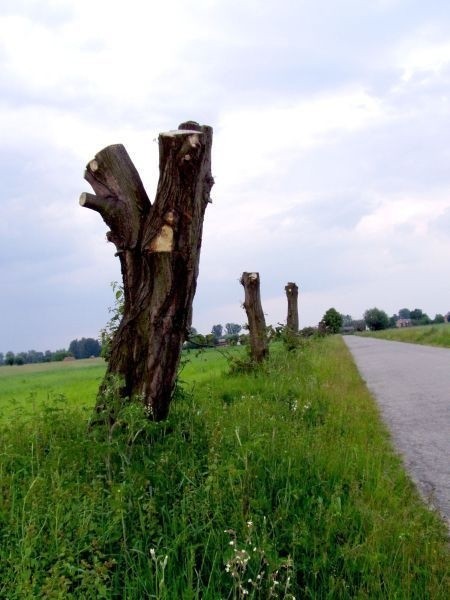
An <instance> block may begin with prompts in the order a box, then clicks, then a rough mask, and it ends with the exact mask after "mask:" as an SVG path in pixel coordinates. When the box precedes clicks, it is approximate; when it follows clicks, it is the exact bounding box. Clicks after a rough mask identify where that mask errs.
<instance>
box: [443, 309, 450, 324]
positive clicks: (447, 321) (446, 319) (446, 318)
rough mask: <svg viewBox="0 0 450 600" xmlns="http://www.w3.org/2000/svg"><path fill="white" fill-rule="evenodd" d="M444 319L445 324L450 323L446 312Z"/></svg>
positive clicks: (449, 316)
mask: <svg viewBox="0 0 450 600" xmlns="http://www.w3.org/2000/svg"><path fill="white" fill-rule="evenodd" d="M444 319H445V322H446V323H450V312H448V313H447V314H446V315H444Z"/></svg>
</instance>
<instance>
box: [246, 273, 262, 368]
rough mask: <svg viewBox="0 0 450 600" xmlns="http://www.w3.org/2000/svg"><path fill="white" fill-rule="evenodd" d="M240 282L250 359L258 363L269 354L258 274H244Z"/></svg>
mask: <svg viewBox="0 0 450 600" xmlns="http://www.w3.org/2000/svg"><path fill="white" fill-rule="evenodd" d="M240 282H241V284H242V285H243V286H244V290H245V300H244V308H245V312H246V313H247V319H248V328H249V333H250V357H251V359H252V361H254V362H256V363H259V362H262V361H263V360H264V359H265V358H266V357H267V356H268V354H269V344H268V341H267V333H266V320H265V318H264V313H263V309H262V306H261V293H260V285H259V273H245V272H244V273H242V277H241V279H240Z"/></svg>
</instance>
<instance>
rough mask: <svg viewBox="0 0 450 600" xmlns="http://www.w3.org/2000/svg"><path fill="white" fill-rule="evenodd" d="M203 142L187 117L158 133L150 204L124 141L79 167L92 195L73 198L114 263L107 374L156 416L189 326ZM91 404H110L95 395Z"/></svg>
mask: <svg viewBox="0 0 450 600" xmlns="http://www.w3.org/2000/svg"><path fill="white" fill-rule="evenodd" d="M211 146H212V129H211V127H208V126H201V125H199V124H198V123H195V122H194V121H188V122H186V123H183V124H182V125H180V127H179V129H178V130H176V131H169V132H166V133H161V134H160V136H159V169H160V177H159V183H158V188H157V192H156V198H155V201H154V203H153V205H151V203H150V201H149V199H148V196H147V194H146V192H145V190H144V187H143V185H142V182H141V179H140V177H139V174H138V172H137V170H136V168H135V167H134V165H133V163H132V162H131V159H130V158H129V156H128V154H127V152H126V150H125V148H124V147H123V146H122V145H120V144H118V145H114V146H108V147H107V148H105V149H104V150H102V151H101V152H99V153H98V154H97V155H96V156H95V158H94V160H92V161H90V163H89V164H88V166H87V168H86V173H85V178H86V179H87V181H89V183H90V184H91V185H92V187H93V189H94V192H95V195H94V194H88V193H85V194H82V195H81V198H80V204H81V205H82V206H85V207H87V208H91V209H93V210H96V211H97V212H99V213H100V214H101V216H102V217H103V219H104V221H105V223H106V224H107V225H108V226H109V227H110V230H111V231H110V232H109V233H108V234H107V237H108V239H109V240H110V241H112V242H114V244H115V245H116V247H117V252H118V255H119V258H120V262H121V269H122V276H123V284H124V298H125V306H124V315H123V318H122V321H121V323H120V325H119V328H118V330H117V332H116V334H115V336H114V339H113V340H112V344H111V354H110V359H109V363H108V369H107V377H108V376H109V375H111V374H119V375H120V376H121V377H122V378H123V381H124V385H123V390H122V393H123V396H124V397H130V398H131V397H132V396H139V397H140V398H142V401H143V403H144V404H145V406H146V408H147V409H148V413H149V415H150V416H151V417H152V418H154V419H157V420H159V419H162V418H164V417H165V416H166V415H167V412H168V408H169V403H170V399H171V395H172V392H173V388H174V384H175V379H176V373H177V368H178V364H179V359H180V353H181V348H182V344H183V341H184V340H185V337H186V332H187V331H188V329H189V327H190V326H191V314H192V302H193V298H194V294H195V289H196V284H197V275H198V267H199V260H200V247H201V239H202V230H203V219H204V213H205V209H206V206H207V204H208V201H209V193H210V190H211V187H212V185H213V183H214V180H213V178H212V175H211ZM97 409H98V410H99V411H100V410H106V411H109V410H110V407H108V406H105V401H104V398H103V396H102V394H99V400H98V405H97ZM110 416H111V415H110ZM111 418H113V416H112V417H111Z"/></svg>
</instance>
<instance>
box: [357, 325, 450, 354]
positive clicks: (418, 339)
mask: <svg viewBox="0 0 450 600" xmlns="http://www.w3.org/2000/svg"><path fill="white" fill-rule="evenodd" d="M358 335H365V336H369V337H376V338H380V339H383V340H394V341H397V342H409V343H411V344H424V345H426V346H440V347H442V348H450V323H442V324H439V325H423V326H420V327H403V328H399V329H383V330H382V331H365V332H364V333H361V334H358Z"/></svg>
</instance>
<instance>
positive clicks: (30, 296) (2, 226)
mask: <svg viewBox="0 0 450 600" xmlns="http://www.w3.org/2000/svg"><path fill="white" fill-rule="evenodd" d="M449 84H450V3H449V2H448V0H442V1H433V0H430V1H429V2H424V1H423V0H420V1H419V0H417V1H416V0H410V1H407V0H365V1H361V0H314V1H312V0H192V1H189V0H164V1H162V0H161V1H150V0H148V1H145V0H127V2H124V1H123V0H120V1H115V0H96V1H95V2H92V1H91V0H1V2H0V86H1V89H0V140H1V143H0V182H1V192H0V193H1V201H0V282H1V288H0V289H1V294H0V350H1V351H3V352H6V351H7V350H13V351H15V352H16V351H21V350H28V349H32V348H33V349H36V350H46V349H52V350H53V349H56V348H61V347H67V346H68V345H69V342H70V341H71V340H72V339H74V338H80V337H82V336H85V337H96V336H97V335H98V332H99V329H100V328H101V327H102V326H103V325H104V323H105V322H106V320H107V319H108V310H107V309H108V306H111V305H112V304H113V294H112V291H111V287H110V282H111V281H114V280H119V279H120V272H119V263H118V259H117V258H114V251H115V249H114V246H113V245H111V244H108V243H107V242H106V241H105V233H106V230H107V228H106V226H105V225H104V223H103V221H102V219H101V217H100V216H99V215H98V214H97V213H95V212H93V211H90V210H87V209H85V208H82V207H80V206H79V204H78V198H79V195H80V193H81V192H83V191H91V190H90V188H89V185H88V184H87V183H86V182H85V181H84V180H83V170H84V166H85V164H86V163H87V162H88V161H89V160H90V159H91V158H93V156H94V155H95V153H96V152H98V151H99V150H100V149H101V148H103V147H104V146H107V145H109V144H113V143H123V144H124V145H125V146H126V148H127V150H128V152H129V154H130V156H131V158H132V159H133V161H134V163H135V165H136V166H137V168H138V170H139V172H140V174H141V176H142V179H143V181H144V184H145V185H146V187H147V191H148V193H149V195H150V197H153V196H154V193H155V189H156V183H157V178H158V156H157V143H156V141H155V138H157V135H158V133H159V132H160V131H165V130H168V129H174V128H176V127H177V126H178V124H179V123H180V122H182V121H185V120H188V119H193V120H196V121H199V122H200V123H202V124H207V125H211V126H212V127H213V128H214V143H213V175H214V177H215V181H216V184H215V186H214V188H213V190H212V197H213V204H212V205H209V206H208V209H207V213H206V218H205V225H204V241H203V247H202V256H201V261H200V277H199V281H198V289H197V295H196V299H195V304H194V319H193V325H194V326H195V327H196V328H197V329H198V330H199V331H201V332H203V333H207V332H209V331H210V330H211V326H212V325H213V324H215V323H223V324H224V323H226V322H229V321H233V322H238V323H243V322H245V314H244V312H243V310H242V308H241V302H242V299H243V289H242V288H241V286H240V285H239V282H238V280H239V277H240V275H241V273H242V272H243V271H259V272H260V276H261V292H262V300H263V307H264V310H265V312H266V313H267V321H268V323H273V324H276V323H277V322H282V321H284V320H285V317H286V299H285V294H284V286H285V284H286V282H287V281H295V282H297V284H298V285H299V288H300V322H301V327H303V326H306V325H314V324H317V322H318V321H319V320H320V318H321V317H322V316H323V314H324V312H325V311H326V310H327V309H328V308H330V307H331V306H334V307H335V308H336V309H337V310H338V311H340V312H342V313H346V314H347V313H348V314H351V315H352V316H353V317H354V318H359V317H361V316H362V314H363V313H364V311H365V310H366V309H367V308H371V307H373V306H377V307H378V308H382V309H384V310H385V311H386V312H388V314H393V313H395V312H397V311H398V309H400V308H403V307H408V308H416V307H418V308H422V309H423V310H424V311H425V312H427V313H428V314H429V315H430V316H431V317H434V315H435V314H436V313H446V312H447V311H449V310H450V293H449V290H450V284H449V277H448V271H449V264H450V118H449V117H450V86H449Z"/></svg>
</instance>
